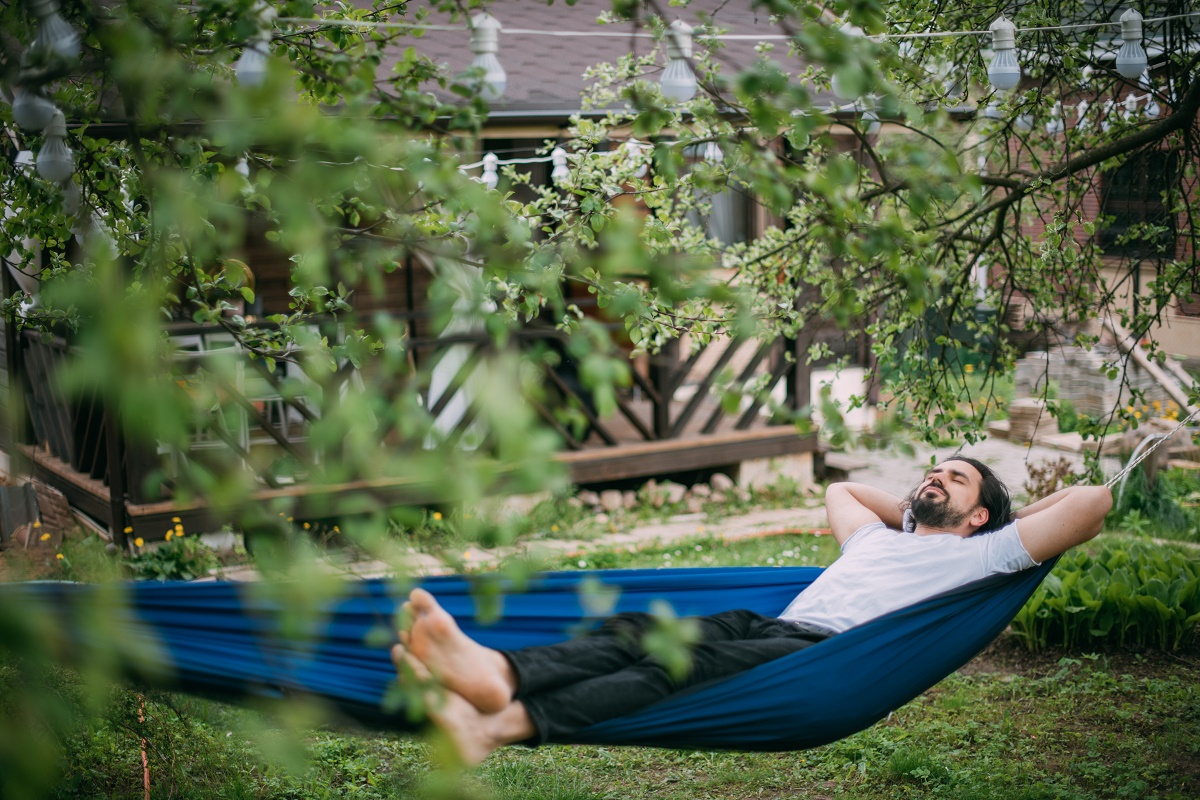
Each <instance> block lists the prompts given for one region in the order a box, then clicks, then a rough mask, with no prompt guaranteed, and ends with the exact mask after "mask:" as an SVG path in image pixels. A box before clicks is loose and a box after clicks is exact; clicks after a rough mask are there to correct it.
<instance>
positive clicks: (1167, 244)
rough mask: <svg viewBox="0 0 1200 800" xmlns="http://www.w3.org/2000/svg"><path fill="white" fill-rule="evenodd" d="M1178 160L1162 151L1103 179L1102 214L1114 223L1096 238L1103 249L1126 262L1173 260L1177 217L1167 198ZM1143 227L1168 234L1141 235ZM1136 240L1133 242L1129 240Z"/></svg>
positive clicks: (1132, 161) (1139, 158)
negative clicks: (1153, 259)
mask: <svg viewBox="0 0 1200 800" xmlns="http://www.w3.org/2000/svg"><path fill="white" fill-rule="evenodd" d="M1176 162H1177V158H1176V156H1175V154H1174V153H1167V152H1163V151H1160V150H1156V151H1152V152H1148V153H1140V154H1138V155H1136V156H1134V157H1132V158H1130V159H1129V160H1128V161H1126V162H1125V163H1124V164H1122V165H1121V166H1119V167H1117V168H1116V169H1114V170H1109V171H1107V172H1105V173H1104V174H1103V175H1102V176H1101V181H1102V182H1101V205H1100V210H1101V213H1102V214H1104V216H1106V217H1113V221H1112V223H1111V224H1110V225H1109V226H1108V227H1107V228H1105V229H1104V230H1102V231H1100V232H1099V233H1097V234H1096V237H1097V242H1098V244H1099V245H1100V248H1101V249H1102V250H1103V251H1104V252H1105V253H1106V254H1107V255H1112V256H1120V257H1123V258H1153V257H1172V256H1174V254H1175V216H1174V215H1173V214H1171V213H1170V211H1169V208H1168V206H1167V204H1166V203H1164V202H1163V194H1164V193H1165V192H1167V191H1169V190H1170V188H1171V186H1172V184H1173V183H1174V180H1175V174H1176ZM1143 225H1153V226H1161V227H1162V228H1164V230H1160V231H1157V232H1151V231H1145V232H1143V233H1139V230H1138V229H1139V228H1140V227H1141V226H1143ZM1127 237H1132V238H1127Z"/></svg>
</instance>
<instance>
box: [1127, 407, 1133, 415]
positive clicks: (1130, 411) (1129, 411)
mask: <svg viewBox="0 0 1200 800" xmlns="http://www.w3.org/2000/svg"><path fill="white" fill-rule="evenodd" d="M1125 412H1126V413H1128V414H1132V413H1133V406H1125Z"/></svg>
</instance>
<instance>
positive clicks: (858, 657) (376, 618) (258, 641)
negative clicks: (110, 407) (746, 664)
mask: <svg viewBox="0 0 1200 800" xmlns="http://www.w3.org/2000/svg"><path fill="white" fill-rule="evenodd" d="M1052 565H1053V564H1052V562H1047V563H1046V564H1043V565H1042V566H1041V567H1038V568H1036V569H1031V570H1026V571H1024V572H1020V573H1016V574H1014V575H999V576H993V577H991V578H988V579H985V580H982V581H979V582H976V583H973V584H970V585H968V586H966V587H963V588H961V589H958V590H955V591H953V592H949V593H947V594H945V595H941V596H939V597H935V598H933V599H930V600H927V601H924V602H922V603H919V604H917V605H915V606H912V607H909V608H906V609H902V610H900V611H897V612H894V613H892V614H888V615H886V616H884V617H880V618H878V619H876V620H873V621H871V622H868V623H866V624H863V625H860V626H858V627H856V628H853V629H851V630H849V631H846V632H845V633H842V634H840V635H838V636H835V637H834V638H832V639H829V640H828V641H825V642H822V643H821V644H820V645H818V646H816V647H810V648H808V649H805V650H802V651H800V652H798V653H794V654H792V655H789V656H786V657H784V658H781V659H777V660H775V661H771V662H769V663H767V664H763V665H762V666H759V667H756V668H754V669H751V670H748V671H746V672H743V673H741V674H739V675H736V676H733V677H732V678H729V679H726V680H722V681H720V682H716V683H710V684H704V685H701V686H698V687H694V688H692V689H690V690H688V691H685V692H682V693H680V694H677V695H674V696H672V697H670V698H668V699H667V700H664V701H663V702H660V703H658V704H656V705H653V706H650V707H648V708H645V709H643V710H641V711H639V712H637V713H635V714H632V715H629V716H626V717H621V718H618V719H613V720H609V721H607V722H603V723H601V724H598V725H594V726H592V727H590V728H586V729H583V730H580V731H577V732H576V733H575V734H574V735H572V736H571V737H570V740H569V741H570V742H571V743H587V744H600V743H604V744H621V745H648V746H654V747H681V748H684V747H686V748H734V749H739V750H797V749H803V748H808V747H816V746H819V745H822V744H826V743H828V742H832V741H836V740H837V739H840V738H842V737H844V736H848V735H849V734H851V733H854V732H856V731H859V730H862V729H864V728H866V727H869V726H870V725H872V724H874V723H875V722H876V721H878V720H880V719H882V718H883V717H885V716H886V715H887V714H888V713H889V712H891V711H893V710H894V709H896V708H898V707H900V706H901V705H903V704H904V703H906V702H908V701H909V700H911V699H912V698H913V697H916V696H917V695H918V694H920V693H921V692H923V691H925V690H926V689H928V688H929V687H930V686H932V685H934V684H935V683H937V682H938V681H939V680H941V679H942V678H944V677H945V676H946V675H948V674H949V673H950V672H952V671H954V670H955V669H957V668H958V667H960V666H962V665H963V664H965V663H966V662H967V661H969V660H970V659H971V658H972V657H974V656H975V655H976V654H977V653H978V652H979V651H980V650H982V649H983V648H984V647H986V646H987V644H988V643H989V642H991V641H992V640H993V639H994V638H995V637H996V636H997V635H999V634H1000V632H1001V631H1003V630H1004V628H1005V627H1006V626H1007V625H1008V623H1009V621H1010V620H1011V619H1012V617H1013V616H1014V615H1015V614H1016V612H1017V611H1018V610H1020V608H1021V606H1022V605H1023V604H1024V603H1025V601H1026V600H1027V599H1028V598H1029V596H1030V595H1031V594H1032V593H1033V591H1034V589H1036V588H1037V585H1038V583H1039V582H1040V581H1041V580H1042V578H1043V577H1044V576H1045V575H1046V574H1047V573H1048V572H1049V570H1050V568H1051V567H1052ZM820 573H821V569H820V568H817V567H743V568H695V569H669V570H664V569H657V570H608V571H599V572H560V573H549V574H544V575H542V576H540V577H538V578H536V579H535V580H534V581H532V582H531V584H530V585H529V586H528V587H527V588H526V589H524V590H523V591H522V592H521V593H520V594H513V595H509V596H507V597H506V598H505V599H504V602H503V612H504V613H503V617H502V618H501V620H500V621H499V622H497V623H496V624H494V625H480V624H478V623H476V622H475V621H474V615H475V600H474V599H473V597H472V583H471V581H470V580H469V579H464V578H460V577H446V578H431V579H427V580H425V581H424V582H423V584H422V585H424V586H425V587H426V588H427V589H429V590H430V591H431V592H433V593H434V594H435V595H436V596H437V598H438V600H439V601H440V602H441V603H442V605H443V606H444V607H445V608H446V609H447V610H448V611H449V612H450V613H451V614H453V615H454V616H455V617H456V618H457V619H459V620H460V622H461V623H462V627H463V629H464V630H465V631H466V632H467V633H468V634H469V635H470V636H472V637H474V638H475V639H477V640H478V641H480V642H482V643H483V644H485V645H488V646H490V647H495V648H499V649H515V648H520V647H527V646H532V645H539V644H551V643H554V642H558V641H562V640H563V639H565V638H568V637H569V636H570V635H571V634H572V633H573V632H578V630H579V629H580V626H581V624H586V623H587V622H588V621H589V620H588V619H587V617H586V614H585V612H584V609H583V607H582V606H581V604H580V592H579V590H580V583H581V581H582V580H584V579H585V578H592V579H599V580H601V581H602V582H603V583H605V584H608V585H611V586H614V587H616V588H618V589H619V590H620V597H619V600H618V603H617V607H616V609H615V611H616V612H622V611H640V610H647V609H648V607H649V606H650V603H651V602H652V601H654V600H656V599H664V600H667V601H669V602H670V603H671V604H672V606H673V607H674V609H675V611H676V613H678V614H679V615H681V616H682V615H703V614H713V613H716V612H718V611H723V610H727V609H732V608H747V609H750V610H752V611H757V612H759V613H761V614H767V615H773V614H777V613H779V611H780V610H781V609H783V608H784V607H785V606H786V605H787V604H788V602H789V601H790V600H791V599H792V598H793V597H794V596H795V595H796V593H797V592H798V591H801V590H802V589H803V588H805V587H806V586H808V585H809V584H810V583H812V581H813V580H814V579H815V578H816V577H817V576H818V575H819V574H820ZM476 588H478V587H476ZM392 589H393V585H392V584H390V583H388V582H385V581H358V582H352V583H348V584H346V586H345V588H344V590H343V591H344V593H343V595H342V596H341V598H340V599H338V600H337V601H336V602H334V603H332V604H331V605H330V607H329V609H328V614H327V615H325V616H324V617H323V618H322V620H321V622H320V623H319V624H318V627H317V628H316V629H315V630H314V631H313V633H314V635H313V636H312V637H309V638H306V639H301V640H297V639H296V638H288V637H284V636H283V635H281V633H280V628H279V625H280V614H279V610H278V608H277V607H272V605H271V604H270V603H268V602H265V601H261V600H259V599H258V598H259V597H260V594H261V593H258V592H252V591H248V585H246V584H236V583H139V584H134V585H132V586H131V587H130V593H129V595H128V603H129V611H130V612H131V613H130V614H128V615H127V616H123V620H124V621H123V622H121V623H119V624H121V625H123V626H127V629H126V630H125V631H124V632H126V633H133V634H134V635H135V636H137V637H147V641H149V640H150V639H153V640H155V641H156V642H157V643H158V645H159V647H158V649H157V652H158V654H159V655H158V660H159V661H160V662H161V663H159V665H158V666H159V667H160V668H161V669H162V671H163V672H164V673H165V672H169V673H170V674H171V675H172V681H171V685H172V686H174V687H176V688H179V689H182V690H185V691H192V692H197V693H204V694H218V695H229V694H235V695H240V696H243V697H245V696H250V697H255V696H257V697H268V698H286V697H289V696H296V695H305V696H315V697H319V698H323V699H325V700H326V701H329V702H331V703H333V704H334V705H335V706H336V707H337V708H339V709H340V710H341V711H342V712H344V713H346V714H348V715H350V716H351V717H353V718H355V719H357V720H359V721H360V722H363V723H366V724H369V725H372V726H376V727H386V728H407V727H411V726H410V724H409V722H408V720H407V717H406V716H405V714H404V713H403V712H402V711H401V712H398V713H392V714H389V713H386V712H385V711H384V710H383V709H382V707H381V706H382V700H383V697H384V695H385V693H386V691H387V689H388V687H389V685H390V684H392V682H393V681H394V680H395V670H394V669H393V667H392V664H391V660H390V656H389V652H388V649H387V648H386V647H381V646H370V645H368V644H367V643H366V642H367V640H368V639H369V638H370V637H369V634H370V632H371V631H372V630H378V629H380V628H386V627H388V626H390V624H391V622H392V618H393V615H394V613H395V610H396V608H397V603H398V600H397V598H396V597H395V596H394V595H393V594H392ZM95 591H96V588H95V587H90V586H84V585H78V584H64V583H42V584H24V585H21V586H10V587H7V589H6V590H5V591H4V592H3V593H2V594H0V598H2V597H4V596H5V595H7V596H8V598H9V599H18V597H14V594H16V595H18V596H19V595H20V594H24V593H28V594H27V595H26V596H27V597H29V596H31V595H32V596H37V597H41V598H42V599H43V600H45V601H47V602H48V604H49V605H50V606H51V607H52V608H54V609H56V610H57V611H58V612H59V613H61V614H62V615H63V617H62V619H61V620H60V624H61V625H62V626H64V627H63V630H64V632H65V633H66V635H67V637H68V638H69V639H70V640H71V641H73V642H75V643H77V644H79V645H80V646H82V647H83V648H84V651H85V652H86V651H87V649H88V646H89V645H91V646H96V645H98V644H102V643H98V642H95V641H91V637H94V636H95V635H96V629H94V628H88V627H86V626H84V627H80V626H78V625H77V622H78V616H77V615H78V611H79V610H80V608H82V605H84V604H87V603H88V600H89V597H90V596H91V593H92V592H95ZM30 599H32V598H30ZM72 609H74V610H72ZM84 657H86V656H84Z"/></svg>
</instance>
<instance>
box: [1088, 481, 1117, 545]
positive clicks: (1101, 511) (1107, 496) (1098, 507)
mask: <svg viewBox="0 0 1200 800" xmlns="http://www.w3.org/2000/svg"><path fill="white" fill-rule="evenodd" d="M1084 488H1085V489H1086V491H1085V495H1084V500H1085V502H1086V506H1085V508H1086V509H1087V511H1088V513H1089V515H1090V516H1091V517H1092V525H1091V526H1090V527H1089V529H1088V533H1089V534H1091V535H1090V536H1089V537H1088V538H1089V539H1090V538H1092V537H1093V536H1096V535H1097V534H1099V533H1100V531H1102V530H1103V529H1104V519H1105V517H1107V516H1108V512H1109V511H1112V506H1113V498H1112V490H1111V489H1109V488H1108V487H1107V486H1087V487H1084Z"/></svg>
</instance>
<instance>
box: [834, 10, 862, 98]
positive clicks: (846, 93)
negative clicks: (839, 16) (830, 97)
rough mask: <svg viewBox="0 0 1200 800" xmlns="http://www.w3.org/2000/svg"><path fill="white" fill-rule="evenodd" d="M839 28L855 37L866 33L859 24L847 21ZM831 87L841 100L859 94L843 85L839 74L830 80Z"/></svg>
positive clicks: (855, 96) (847, 34)
mask: <svg viewBox="0 0 1200 800" xmlns="http://www.w3.org/2000/svg"><path fill="white" fill-rule="evenodd" d="M838 30H839V31H841V32H842V33H843V34H845V35H846V36H849V37H851V38H855V39H857V38H860V37H862V36H864V35H865V32H864V31H863V29H862V28H860V27H858V26H857V25H851V24H850V23H849V22H847V23H846V24H845V25H842V26H841V27H840V28H838ZM829 88H830V89H831V90H832V91H833V94H834V96H835V97H837V98H838V99H839V100H855V99H857V95H854V94H851V92H850V90H849V89H847V88H846V87H845V86H843V85H842V81H841V78H839V77H838V76H837V75H834V76H833V79H832V80H830V82H829Z"/></svg>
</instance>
